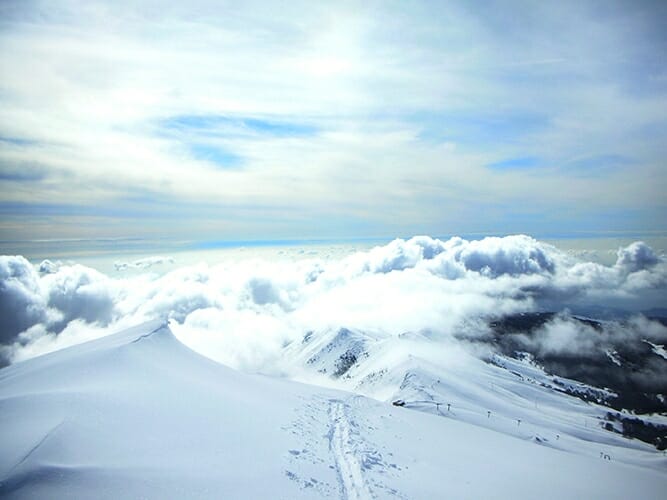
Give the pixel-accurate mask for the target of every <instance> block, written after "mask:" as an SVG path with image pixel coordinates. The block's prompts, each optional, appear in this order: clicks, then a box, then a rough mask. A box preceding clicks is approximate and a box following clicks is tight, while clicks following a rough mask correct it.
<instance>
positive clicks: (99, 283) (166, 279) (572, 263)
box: [0, 235, 667, 372]
mask: <svg viewBox="0 0 667 500" xmlns="http://www.w3.org/2000/svg"><path fill="white" fill-rule="evenodd" d="M158 261H171V259H170V258H165V257H160V258H159V259H158V258H155V259H146V260H145V261H142V262H139V263H133V264H131V265H129V266H130V267H133V268H140V267H144V268H148V267H149V266H148V265H146V263H150V264H151V265H152V264H154V263H156V262H158ZM121 267H123V268H125V267H127V266H121ZM666 303H667V262H666V260H665V258H664V257H663V256H660V255H657V254H656V253H655V252H654V251H653V250H652V249H651V248H650V247H648V246H647V245H646V244H644V243H642V242H635V243H632V244H631V245H629V246H627V247H625V248H620V249H619V250H618V254H617V259H616V262H615V263H614V264H613V265H603V264H600V263H596V262H590V261H586V260H583V259H581V258H580V257H576V256H573V255H570V254H568V253H566V252H563V251H561V250H559V249H557V248H555V247H554V246H551V245H548V244H546V243H543V242H540V241H537V240H535V239H533V238H530V237H528V236H523V235H517V236H507V237H503V238H496V237H489V238H485V239H482V240H477V241H467V240H465V239H462V238H458V237H455V238H451V239H449V240H447V241H441V240H438V239H433V238H430V237H427V236H418V237H414V238H412V239H409V240H402V239H397V240H394V241H392V242H391V243H389V244H387V245H384V246H379V247H375V248H373V249H371V250H369V251H362V252H357V253H354V254H352V255H349V256H347V257H344V258H341V259H339V260H334V261H325V260H321V259H317V258H307V259H305V258H304V259H303V260H297V261H295V262H287V261H272V260H269V259H248V260H243V261H240V262H233V263H231V262H222V263H220V264H218V265H207V264H204V263H202V264H198V265H193V266H188V267H182V268H179V269H176V270H174V271H171V272H168V273H167V274H164V275H158V274H155V273H151V272H148V271H146V272H145V273H140V274H136V275H133V276H129V277H110V276H107V275H105V274H102V273H100V272H98V271H96V270H94V269H91V268H89V267H85V266H82V265H79V264H62V263H52V262H48V261H45V262H43V263H41V264H40V265H33V264H31V263H30V262H28V260H26V259H25V258H23V257H21V256H1V257H0V353H1V355H2V363H3V364H7V363H12V362H15V361H20V360H23V359H27V358H30V357H33V356H35V355H39V354H43V353H46V352H49V351H53V350H56V349H60V348H63V347H66V346H69V345H73V344H76V343H80V342H83V341H86V340H90V339H92V338H96V337H99V336H102V335H106V334H109V333H113V332H115V331H118V330H121V329H123V328H126V327H130V326H134V325H136V324H139V323H141V322H144V321H147V320H151V319H156V318H162V319H164V320H170V322H171V327H172V330H173V331H174V332H175V334H176V335H177V336H178V337H179V338H181V339H183V340H185V341H186V343H187V344H188V345H190V346H192V347H194V348H195V349H197V350H198V351H200V352H202V353H203V354H206V355H208V356H210V357H212V358H214V359H217V360H219V361H222V362H224V363H227V364H229V365H231V366H234V367H236V368H241V369H246V370H252V371H264V372H271V371H272V369H273V368H274V367H277V366H279V365H281V361H284V360H282V358H281V357H282V356H283V352H284V347H285V346H286V345H288V344H289V343H290V342H292V341H295V340H300V339H302V338H303V336H304V334H305V333H306V332H308V331H318V330H322V329H329V328H340V327H346V328H353V329H358V330H361V331H367V332H374V333H377V334H381V335H386V336H391V335H400V334H402V333H405V332H428V334H429V335H430V337H431V338H442V339H448V340H452V339H458V340H457V341H459V340H460V341H465V340H461V339H474V338H475V337H478V336H483V335H484V334H485V333H486V330H485V328H486V327H485V324H486V323H485V321H484V320H487V319H489V318H492V317H498V316H501V315H504V314H511V313H517V312H527V311H544V310H546V311H562V310H564V309H576V310H577V311H579V312H581V311H584V312H585V311H586V310H587V308H588V309H590V310H591V311H599V310H600V309H601V308H606V309H623V310H627V311H630V312H637V311H640V310H642V309H648V308H650V307H664V306H665V304H666ZM547 328H548V329H547V331H546V332H545V333H544V334H543V335H541V336H540V337H539V338H541V339H542V342H543V345H542V346H538V348H541V349H545V350H549V349H550V350H560V351H562V352H567V351H568V350H573V351H576V352H581V350H582V349H594V348H596V347H599V344H600V343H601V342H605V341H607V340H608V339H609V335H616V336H620V335H630V336H634V337H637V338H646V339H649V340H651V341H652V342H655V343H656V344H661V345H663V344H665V342H667V329H666V328H665V327H664V326H662V325H661V324H659V323H657V322H653V321H648V320H646V319H645V318H641V317H635V319H634V320H631V321H629V322H626V324H625V326H624V327H623V329H622V333H619V332H620V331H621V330H618V329H616V330H615V329H613V328H612V329H611V330H610V331H611V332H612V333H610V334H609V335H607V336H606V337H605V336H600V335H595V332H593V330H592V329H590V331H588V330H587V329H586V327H585V325H583V326H582V325H577V324H576V323H572V322H570V321H569V320H568V319H567V318H565V317H563V318H557V319H556V320H554V321H552V322H551V323H549V325H547ZM614 332H615V333H614ZM531 341H534V340H531ZM527 342H528V340H527ZM283 364H284V363H283ZM282 369H283V368H281V370H282Z"/></svg>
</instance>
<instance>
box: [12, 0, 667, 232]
mask: <svg viewBox="0 0 667 500" xmlns="http://www.w3.org/2000/svg"><path fill="white" fill-rule="evenodd" d="M665 19H667V8H666V7H665V4H664V3H662V2H649V1H639V2H629V1H628V2H613V1H610V2H607V1H605V2H599V1H577V2H567V1H566V2H528V1H507V2H463V1H461V2H450V1H439V2H364V3H361V2H286V3H284V2H275V3H274V2H271V1H264V2H244V5H243V6H241V5H239V3H238V2H219V1H216V2H208V1H192V2H187V3H183V2H173V3H172V4H165V3H159V4H158V3H154V2H143V3H142V5H137V2H127V3H126V2H123V1H119V2H96V1H86V2H80V1H61V2H57V3H54V2H47V1H29V0H28V1H25V0H22V1H12V0H6V1H4V2H2V3H0V74H2V75H3V76H2V77H1V78H0V213H1V214H2V216H1V217H0V240H5V241H8V240H12V241H16V240H25V239H43V238H101V237H128V238H135V237H150V238H156V237H157V238H163V237H164V238H194V239H201V240H211V239H215V240H225V239H229V240H242V239H261V240H264V239H271V238H276V239H301V238H303V239H309V238H345V237H350V238H354V237H392V236H398V235H400V236H409V235H412V234H417V233H427V234H431V235H443V236H444V235H450V234H459V233H465V234H471V233H484V232H489V233H493V234H506V233H519V232H523V233H530V234H539V235H549V234H559V235H562V234H568V233H570V232H572V233H579V232H587V233H597V232H599V233H605V234H606V233H609V232H612V233H613V232H615V231H620V232H626V233H627V232H633V231H634V232H637V233H648V234H653V233H660V234H664V233H665V232H667V224H666V222H665V221H667V203H666V200H667V197H666V196H665V193H666V192H667V175H665V174H666V173H667V172H666V170H667V169H666V167H665V158H666V157H667V151H666V149H667V146H665V145H666V144H667V61H666V60H665V54H667V36H666V35H665V33H664V20H665Z"/></svg>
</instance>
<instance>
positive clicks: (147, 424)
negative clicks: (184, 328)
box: [0, 323, 667, 499]
mask: <svg viewBox="0 0 667 500" xmlns="http://www.w3.org/2000/svg"><path fill="white" fill-rule="evenodd" d="M338 333H340V332H338ZM336 338H338V339H339V340H342V341H353V342H360V341H363V340H364V339H363V338H362V337H360V336H359V335H357V334H354V333H353V332H349V333H346V334H344V335H342V338H341V337H340V336H339V335H338V334H335V335H334V336H333V337H332V338H331V339H329V341H328V342H324V343H323V344H322V346H321V349H319V350H318V349H314V350H313V352H309V356H310V357H309V358H308V359H311V358H313V357H314V356H316V354H317V352H321V351H322V349H325V350H326V346H327V345H329V344H331V342H333V341H334V340H335V339H336ZM346 339H347V340H346ZM337 345H338V343H337V342H334V346H332V348H331V352H334V350H336V349H337V347H336V349H334V347H335V346H337ZM336 352H338V351H337V350H336ZM360 352H361V351H360ZM315 359H316V361H313V364H316V363H320V362H321V357H320V358H315ZM489 369H497V370H501V368H499V367H495V368H494V367H490V368H489ZM427 372H428V370H425V371H423V372H417V371H414V372H411V373H415V377H417V379H415V380H412V381H411V380H410V379H409V380H406V387H408V386H410V387H412V386H411V385H410V384H412V383H417V384H418V386H419V387H423V383H424V379H423V378H424V377H426V373H427ZM419 377H422V379H419ZM441 382H442V381H441ZM406 390H407V389H406ZM498 390H499V391H500V390H501V388H500V384H499V387H498ZM503 398H504V396H503V397H500V395H499V396H498V400H499V401H500V400H501V399H503ZM540 404H542V402H541V401H540ZM439 411H445V412H446V409H445V408H439ZM456 411H460V412H463V411H465V410H464V409H463V408H461V409H460V410H459V409H457V410H456ZM498 411H499V412H500V409H499V410H498ZM484 417H485V418H487V417H486V415H484ZM545 418H546V417H545ZM522 425H523V424H522ZM533 438H534V436H533V435H532V433H531V432H530V431H527V432H526V433H522V432H516V433H515V435H514V436H510V435H507V434H506V433H501V432H497V431H496V430H492V429H487V428H484V427H482V426H479V425H471V424H470V423H467V422H463V421H458V420H456V419H454V418H442V417H440V416H437V415H430V414H427V413H424V412H417V411H410V410H409V409H406V408H400V407H395V406H392V405H390V404H387V403H381V402H378V401H375V400H372V399H368V398H366V397H363V396H359V395H353V394H351V393H346V392H341V391H334V390H330V389H324V388H318V387H315V386H308V385H303V384H299V383H295V382H290V381H285V380H277V379H272V378H268V377H262V376H252V375H246V374H241V373H239V372H236V371H234V370H231V369H229V368H226V367H224V366H222V365H219V364H217V363H215V362H213V361H210V360H208V359H206V358H204V357H201V356H200V355H198V354H196V353H194V352H192V351H190V350H189V349H188V348H186V347H185V346H183V345H182V344H181V343H180V342H179V341H178V340H177V339H176V338H175V337H174V336H173V335H172V334H171V332H170V330H169V328H168V326H166V325H163V324H160V323H149V324H145V325H143V326H140V327H137V328H134V329H131V330H127V331H125V332H122V333H119V334H116V335H112V336H109V337H105V338H102V339H100V340H97V341H93V342H90V343H86V344H81V345H79V346H76V347H72V348H69V349H65V350H61V351H58V352H55V353H52V354H48V355H45V356H42V357H38V358H34V359H32V360H28V361H25V362H22V363H16V364H14V365H12V366H10V367H7V368H4V369H2V370H1V371H0V443H2V446H1V447H0V496H2V497H3V498H114V499H117V498H159V499H164V498H239V499H254V498H260V499H261V498H285V499H293V498H415V499H421V498H662V495H663V493H664V491H665V489H666V488H667V473H666V472H665V469H667V462H666V459H665V458H664V457H663V456H662V454H658V453H656V452H649V451H644V450H642V449H639V448H636V449H629V448H627V447H620V446H617V444H616V443H614V442H606V443H605V444H604V446H602V445H601V444H593V445H591V446H596V447H597V448H596V451H597V450H598V449H599V451H600V452H603V451H604V454H606V455H609V457H610V459H606V458H601V457H599V456H595V455H593V454H592V448H591V449H585V448H582V449H584V452H582V453H579V452H578V449H577V447H578V446H579V444H580V443H581V442H582V441H581V440H579V439H575V438H569V437H568V438H565V437H564V438H561V439H560V440H559V441H558V442H555V441H554V440H553V439H543V440H542V439H540V440H537V439H533ZM559 448H563V449H567V450H570V451H575V453H568V452H565V451H563V450H561V449H559ZM628 462H632V463H628ZM640 464H643V465H640Z"/></svg>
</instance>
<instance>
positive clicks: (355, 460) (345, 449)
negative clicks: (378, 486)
mask: <svg viewBox="0 0 667 500" xmlns="http://www.w3.org/2000/svg"><path fill="white" fill-rule="evenodd" d="M348 411H349V410H348V407H347V405H346V404H345V403H343V402H342V401H337V400H332V401H330V402H329V423H330V427H329V449H330V450H331V453H332V455H333V458H334V460H335V463H336V470H337V472H338V478H339V481H340V486H341V489H342V492H341V493H342V496H343V498H346V499H348V500H367V499H371V498H373V495H372V494H371V491H370V488H369V487H368V485H367V484H366V482H365V480H364V473H363V467H362V462H361V461H360V456H359V451H360V450H359V445H360V444H362V443H361V442H360V439H361V438H360V436H358V434H357V433H356V432H354V431H353V429H352V425H353V424H352V423H351V421H350V418H349V414H348Z"/></svg>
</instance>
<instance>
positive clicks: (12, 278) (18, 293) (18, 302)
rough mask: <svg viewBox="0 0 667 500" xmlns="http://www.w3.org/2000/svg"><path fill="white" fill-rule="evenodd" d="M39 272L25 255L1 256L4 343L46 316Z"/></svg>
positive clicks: (0, 328)
mask: <svg viewBox="0 0 667 500" xmlns="http://www.w3.org/2000/svg"><path fill="white" fill-rule="evenodd" d="M46 316H47V314H46V300H45V298H44V297H43V296H42V293H41V287H40V279H39V275H38V274H37V273H36V272H35V270H34V269H33V267H32V265H31V264H30V263H29V262H28V261H27V260H26V259H25V258H23V257H20V256H16V257H12V256H4V255H3V256H0V343H2V344H9V343H11V342H12V341H13V340H14V339H15V338H16V336H17V335H18V334H19V333H20V332H22V331H24V330H26V329H28V328H29V327H31V326H33V325H35V324H36V323H39V322H42V321H44V320H45V319H46Z"/></svg>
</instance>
